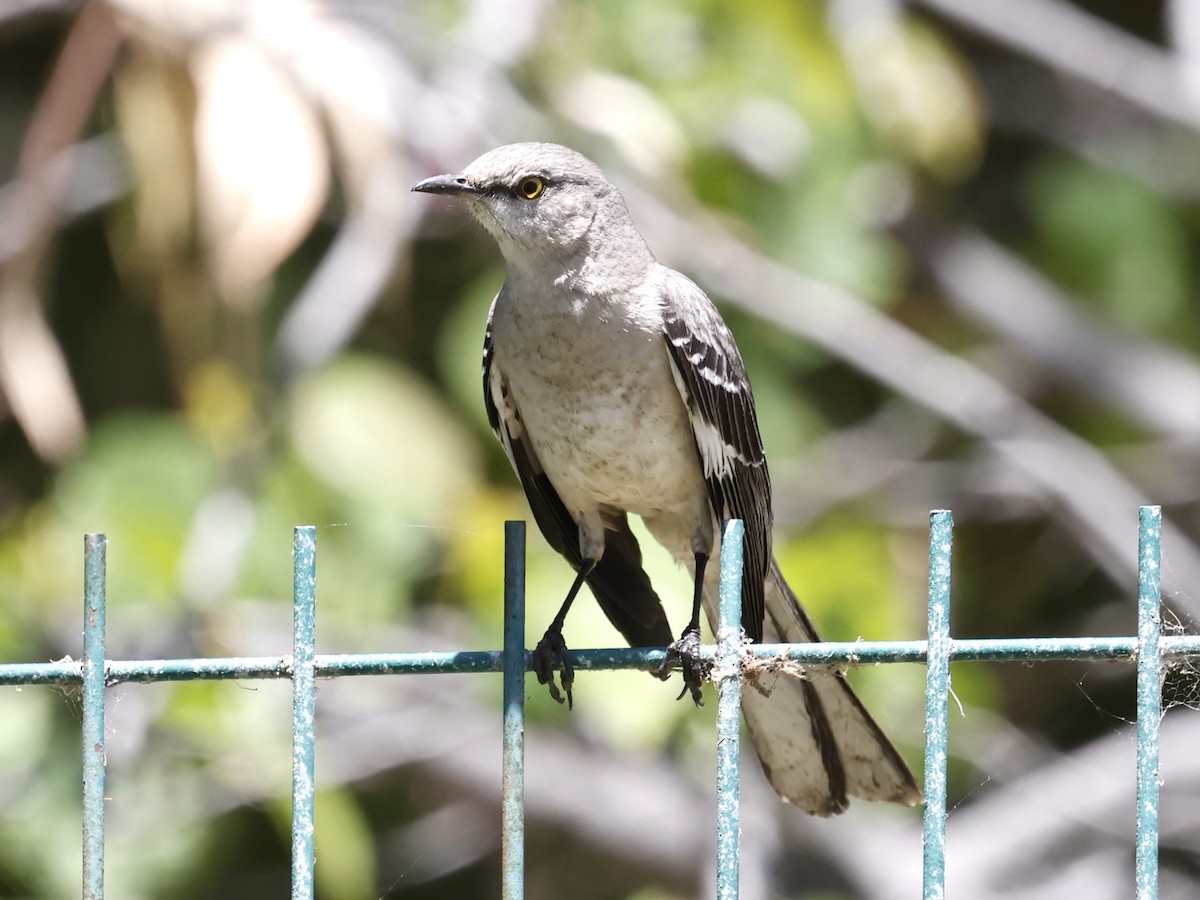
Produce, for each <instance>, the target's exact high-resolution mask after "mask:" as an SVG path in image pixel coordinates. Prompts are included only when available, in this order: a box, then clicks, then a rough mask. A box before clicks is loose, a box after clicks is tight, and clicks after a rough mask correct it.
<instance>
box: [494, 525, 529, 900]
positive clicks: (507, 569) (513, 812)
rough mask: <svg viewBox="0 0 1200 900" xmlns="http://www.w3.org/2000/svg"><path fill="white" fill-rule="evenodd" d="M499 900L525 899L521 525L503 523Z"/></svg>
mask: <svg viewBox="0 0 1200 900" xmlns="http://www.w3.org/2000/svg"><path fill="white" fill-rule="evenodd" d="M501 767H502V769H503V772H502V776H501V777H502V788H501V790H502V794H501V801H500V803H501V820H502V821H501V867H502V869H503V879H504V888H503V900H522V898H524V896H525V523H524V522H505V523H504V748H503V758H502V762H501Z"/></svg>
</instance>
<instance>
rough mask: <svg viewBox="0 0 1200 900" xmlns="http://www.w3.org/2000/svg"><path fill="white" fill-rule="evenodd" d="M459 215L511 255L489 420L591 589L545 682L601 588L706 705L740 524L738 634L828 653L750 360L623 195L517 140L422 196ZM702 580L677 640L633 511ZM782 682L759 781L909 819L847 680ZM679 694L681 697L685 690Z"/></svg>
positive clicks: (553, 535) (758, 721)
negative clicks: (790, 554) (780, 527)
mask: <svg viewBox="0 0 1200 900" xmlns="http://www.w3.org/2000/svg"><path fill="white" fill-rule="evenodd" d="M413 190H415V191H422V192H425V193H429V194H445V195H447V196H450V197H455V198H457V199H459V200H462V201H464V202H465V203H466V204H467V206H468V208H469V209H470V210H471V212H472V214H473V215H474V216H475V218H476V219H478V220H479V222H480V223H481V224H482V225H483V226H484V228H486V229H487V230H488V232H489V233H490V234H491V235H492V237H493V238H495V240H496V242H497V243H498V244H499V245H500V250H501V252H502V253H503V255H504V261H505V266H506V268H505V277H504V286H503V287H502V288H501V289H500V293H499V294H497V295H496V299H495V300H494V301H493V302H492V308H491V312H490V313H489V314H488V323H487V331H486V334H485V337H484V346H483V394H484V402H485V403H486V405H487V413H488V419H489V421H490V422H491V425H492V428H493V429H494V430H495V432H496V436H497V437H498V438H499V439H500V441H501V443H502V444H503V445H504V450H505V453H507V454H508V458H509V461H510V462H511V463H512V465H513V468H514V469H515V470H516V472H517V476H518V477H519V478H520V480H521V485H522V486H523V487H524V489H525V494H526V496H527V497H528V498H529V505H530V507H531V508H532V510H533V515H534V518H535V519H536V520H537V523H538V527H539V528H540V529H541V531H542V534H544V535H545V537H546V540H547V541H549V542H550V545H551V546H552V547H554V549H555V550H557V551H558V552H559V553H561V554H562V555H563V556H564V557H566V559H567V561H568V562H570V563H571V565H572V566H573V567H574V568H575V570H576V573H577V577H576V578H575V581H574V583H573V584H572V585H571V589H570V591H569V592H568V594H567V597H566V600H565V601H564V602H563V605H562V608H561V609H560V610H559V612H558V615H557V616H555V618H554V621H553V622H552V623H551V625H550V627H549V629H548V630H547V631H546V634H545V637H543V638H542V640H541V642H539V644H538V647H537V650H536V658H537V660H538V662H537V668H538V680H539V681H541V682H542V683H543V684H548V685H549V687H550V692H551V694H552V695H554V697H555V699H557V700H559V702H562V696H561V694H560V693H559V691H558V688H557V687H556V686H555V684H554V669H555V668H556V667H557V668H559V669H560V670H561V673H562V674H561V680H562V687H563V690H564V691H565V692H566V695H567V699H568V702H569V701H570V697H571V689H572V682H573V673H572V670H571V665H570V659H569V657H568V655H567V647H566V643H565V642H564V640H563V637H562V627H563V622H564V620H565V619H566V615H567V612H568V610H569V609H570V606H571V603H572V601H573V600H574V599H575V595H576V594H577V593H578V592H579V589H580V588H581V587H582V586H583V584H584V583H585V582H586V583H587V584H588V585H589V586H590V587H591V589H592V593H593V594H594V595H595V597H596V600H597V601H598V602H599V603H600V607H601V609H603V610H604V613H605V614H606V615H607V616H608V618H609V620H610V621H611V622H612V623H613V625H614V626H616V628H617V630H618V631H620V632H621V634H622V635H623V636H624V637H625V639H626V640H627V641H628V642H629V643H630V644H631V645H633V646H635V647H646V646H664V645H668V646H669V649H670V656H669V657H668V662H667V663H666V664H664V667H663V669H662V670H660V672H659V675H660V677H666V676H667V675H669V673H670V666H671V663H672V662H673V661H674V660H679V661H680V663H681V667H682V668H683V675H684V685H685V686H684V692H686V691H688V690H690V691H691V692H692V696H693V698H694V699H695V700H696V702H697V703H699V702H700V682H701V681H702V680H703V677H704V675H705V673H704V671H703V669H702V666H701V665H700V661H699V657H698V655H697V651H698V649H699V644H700V609H701V607H703V608H704V610H705V612H706V613H707V615H708V618H709V622H710V624H712V623H715V617H716V598H717V573H716V571H715V569H716V567H715V566H709V565H708V561H709V560H710V559H711V558H712V556H713V554H714V553H717V552H718V551H719V541H720V524H721V522H722V521H724V520H725V519H730V518H740V519H743V520H744V521H745V526H746V531H745V575H744V580H743V596H742V604H743V606H742V609H743V612H742V627H743V628H744V630H745V632H746V635H747V637H749V639H750V640H752V641H758V642H762V641H768V642H784V641H787V642H791V641H815V640H817V633H816V630H815V629H814V628H813V625H812V622H811V621H810V620H809V618H808V616H807V615H806V614H805V612H804V610H803V609H802V608H801V606H800V604H799V602H798V601H797V600H796V597H795V595H794V594H793V593H792V590H791V588H789V587H788V584H787V582H786V581H785V580H784V578H783V575H782V574H781V573H780V571H779V567H778V565H776V563H775V560H774V558H773V557H772V555H771V521H772V514H771V483H770V479H769V478H768V476H767V462H766V459H765V457H764V455H763V447H762V439H761V438H760V436H759V432H758V422H757V419H756V416H755V411H754V398H753V396H752V395H751V392H750V383H749V381H747V379H746V371H745V367H744V366H743V364H742V357H741V354H740V353H739V352H738V348H737V345H736V344H735V343H734V340H733V335H732V334H730V332H729V329H728V327H726V325H725V323H724V321H722V319H721V316H720V314H719V313H718V312H717V310H716V307H714V306H713V304H712V302H711V301H710V300H709V299H708V297H707V296H705V294H704V292H703V291H701V290H700V288H698V287H697V286H696V285H695V284H693V283H692V282H691V281H690V280H689V279H687V278H686V277H684V276H683V275H681V274H680V273H678V272H676V271H673V270H672V269H668V268H666V267H665V266H662V265H659V264H658V263H657V262H656V261H655V259H654V256H653V254H652V253H651V252H650V249H649V247H647V246H646V242H645V241H644V240H643V239H642V236H641V234H639V233H638V230H637V228H635V227H634V224H633V220H632V219H631V218H630V215H629V210H628V209H627V208H626V205H625V201H624V199H623V198H622V197H621V194H620V193H619V192H618V191H617V189H616V188H615V187H614V186H613V185H612V183H611V182H610V181H609V180H608V179H607V178H606V177H605V176H604V173H603V172H602V171H601V170H600V169H599V168H598V167H597V166H596V165H595V164H594V163H592V162H591V161H590V160H588V159H587V158H585V157H584V156H581V155H580V154H579V153H576V152H575V151H573V150H569V149H567V148H566V147H560V146H558V145H556V144H535V143H529V144H512V145H509V146H505V147H499V148H497V149H495V150H492V151H491V152H489V153H486V154H484V155H483V156H481V157H480V158H479V159H477V160H475V162H473V163H471V164H470V165H469V166H468V167H467V168H466V169H464V170H463V171H462V172H461V173H457V174H452V175H438V176H436V177H434V178H428V179H426V180H424V181H422V182H420V183H419V184H417V185H415V186H414V187H413ZM629 513H633V514H635V515H638V516H641V518H642V521H643V522H644V523H645V525H646V528H647V529H648V530H649V531H650V533H651V534H652V535H653V536H654V537H655V539H656V540H658V542H659V543H660V544H662V545H663V546H664V547H665V548H667V550H668V551H670V553H671V554H672V555H673V556H674V557H675V558H676V559H677V560H679V561H680V562H681V563H683V564H684V565H685V566H687V567H688V568H689V569H690V570H691V572H692V573H693V575H694V578H695V595H694V597H693V602H692V611H691V613H692V614H691V619H690V620H689V621H688V624H687V627H686V628H684V630H683V633H682V635H681V636H680V638H679V639H678V640H675V641H672V633H671V630H670V626H669V625H668V624H667V617H666V614H665V612H664V610H663V606H662V603H661V602H660V600H659V597H658V594H656V593H655V591H654V588H653V586H651V584H650V579H649V578H648V577H647V575H646V573H645V571H643V569H642V554H641V550H640V548H639V547H638V543H637V539H636V538H635V537H634V535H633V533H632V532H631V531H630V529H629V522H628V520H627V518H626V517H627V514H629ZM771 680H772V679H771V677H770V676H768V677H767V679H766V681H767V683H765V684H763V685H761V688H762V690H756V689H751V690H747V691H746V692H745V695H744V697H743V709H744V711H745V715H746V720H747V723H748V724H749V727H750V734H751V737H752V738H753V741H754V745H755V748H756V749H757V751H758V756H759V759H760V760H761V761H762V765H763V769H764V770H765V771H766V774H767V777H768V779H769V780H770V782H771V784H772V785H773V786H774V788H775V790H776V791H777V792H778V793H779V795H780V796H781V797H783V799H785V800H787V801H789V802H791V803H794V804H795V805H797V806H799V807H800V808H802V809H804V810H805V811H807V812H809V813H813V814H817V815H831V814H834V813H837V812H841V811H842V810H843V809H845V808H846V805H847V802H848V798H849V797H850V796H856V797H862V798H865V799H868V800H886V801H892V802H896V803H904V804H908V805H912V804H915V803H917V802H919V801H920V799H921V792H920V790H919V789H918V788H917V785H916V782H915V781H914V780H913V777H912V774H911V773H910V772H909V770H908V767H907V766H906V765H905V764H904V762H903V760H902V759H901V758H900V756H899V754H898V753H897V752H896V750H895V748H894V747H893V746H892V744H891V742H890V741H889V740H888V739H887V737H886V736H885V735H884V734H883V732H882V731H881V730H880V728H879V726H878V725H876V724H875V722H874V720H872V718H871V716H870V715H869V714H868V713H867V711H866V710H865V709H864V708H863V706H862V704H861V703H860V701H859V700H858V698H857V697H856V696H855V694H854V692H853V691H852V690H851V689H850V686H849V685H848V684H847V683H846V680H845V678H844V677H843V675H842V673H841V672H839V671H836V670H832V669H816V668H814V669H810V670H809V671H807V672H805V673H804V675H803V676H802V677H798V676H796V675H794V674H789V673H786V672H781V673H778V674H777V675H775V676H774V679H773V680H774V683H773V684H772V683H770V682H771ZM680 696H681V697H682V696H683V694H682V693H681V694H680Z"/></svg>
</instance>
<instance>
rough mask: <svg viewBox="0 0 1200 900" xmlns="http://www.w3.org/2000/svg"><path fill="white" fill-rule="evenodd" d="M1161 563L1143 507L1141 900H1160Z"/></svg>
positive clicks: (1154, 522) (1155, 531)
mask: <svg viewBox="0 0 1200 900" xmlns="http://www.w3.org/2000/svg"><path fill="white" fill-rule="evenodd" d="M1161 558H1162V509H1161V507H1158V506H1143V507H1141V509H1139V510H1138V627H1137V634H1138V658H1137V848H1136V851H1135V856H1134V869H1135V878H1136V885H1137V889H1136V894H1135V896H1136V897H1137V900H1157V897H1158V737H1159V729H1158V726H1159V720H1160V715H1161V713H1160V710H1161V708H1162V681H1161V676H1160V672H1161V668H1160V666H1161V663H1162V657H1161V655H1160V653H1159V641H1158V639H1159V637H1160V636H1161V634H1162V605H1161V597H1160V593H1159V585H1160V580H1161V572H1160V562H1161Z"/></svg>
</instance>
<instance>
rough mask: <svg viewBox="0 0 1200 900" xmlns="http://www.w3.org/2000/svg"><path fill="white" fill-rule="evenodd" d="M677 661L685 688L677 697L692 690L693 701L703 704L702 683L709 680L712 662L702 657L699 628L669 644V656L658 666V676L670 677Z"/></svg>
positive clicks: (664, 678) (687, 632)
mask: <svg viewBox="0 0 1200 900" xmlns="http://www.w3.org/2000/svg"><path fill="white" fill-rule="evenodd" d="M676 661H678V663H679V668H680V669H681V670H682V672H683V690H682V691H680V692H679V696H678V697H676V698H675V699H676V700H682V699H683V695H684V694H686V693H688V692H689V691H690V692H691V695H692V701H693V702H694V703H695V704H696V705H697V706H703V705H704V695H703V693H702V692H701V685H703V684H704V682H706V681H708V677H709V674H710V673H711V672H712V663H711V662H707V661H705V660H703V659H701V658H700V630H699V629H696V630H695V631H692V630H691V629H689V630H687V631H685V632H684V633H683V634H681V635H680V636H679V640H677V641H675V642H673V643H671V644H668V645H667V658H666V659H664V660H663V663H662V665H661V666H659V667H658V672H657V673H656V674H657V675H658V677H659V678H661V679H662V680H663V681H666V680H667V679H668V678H670V677H671V671H672V670H673V669H674V663H675V662H676Z"/></svg>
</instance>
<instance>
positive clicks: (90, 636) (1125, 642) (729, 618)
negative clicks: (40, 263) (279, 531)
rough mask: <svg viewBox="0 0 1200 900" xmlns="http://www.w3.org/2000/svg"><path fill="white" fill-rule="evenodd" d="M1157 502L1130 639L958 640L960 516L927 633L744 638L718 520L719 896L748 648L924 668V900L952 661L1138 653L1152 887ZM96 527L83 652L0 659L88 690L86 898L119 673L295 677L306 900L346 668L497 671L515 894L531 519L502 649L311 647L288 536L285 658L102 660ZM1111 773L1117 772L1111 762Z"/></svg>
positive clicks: (637, 659)
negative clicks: (953, 611) (336, 682)
mask: <svg viewBox="0 0 1200 900" xmlns="http://www.w3.org/2000/svg"><path fill="white" fill-rule="evenodd" d="M1161 520H1162V515H1161V511H1160V509H1159V508H1158V507H1156V506H1146V507H1142V508H1141V510H1140V514H1139V523H1138V628H1137V636H1136V637H1112V638H1059V639H1049V638H1030V639H1015V640H954V639H952V638H951V637H950V558H951V545H952V530H953V520H952V517H951V514H950V513H949V512H948V511H946V510H935V511H934V512H933V513H931V514H930V542H929V627H928V635H927V639H926V640H924V641H874V642H861V641H855V642H823V643H819V644H763V645H752V646H750V647H748V648H747V647H744V646H742V643H741V640H740V623H741V609H740V603H741V577H742V576H741V569H742V566H741V557H742V524H741V522H738V521H732V522H729V523H727V525H726V527H725V533H724V538H723V541H722V549H721V581H720V585H721V587H720V592H721V605H720V624H719V627H718V630H717V643H716V646H715V647H711V646H708V647H705V648H704V653H705V654H706V655H707V656H709V657H710V658H712V659H713V661H714V668H713V673H714V679H715V680H716V682H717V689H718V701H717V732H718V733H717V748H718V753H717V791H718V793H717V821H716V824H715V827H716V829H717V866H718V870H717V896H718V898H720V900H734V898H736V897H737V896H738V857H739V846H740V829H739V825H738V821H739V817H738V802H739V779H738V764H739V756H740V749H739V748H740V744H739V731H740V716H741V686H742V676H741V663H742V661H743V659H744V658H745V657H746V655H747V654H749V655H752V656H754V657H757V658H760V659H767V658H779V657H780V656H785V657H787V658H788V659H791V660H795V661H796V662H799V663H804V664H808V665H843V666H844V665H853V664H858V663H894V662H910V663H925V665H926V708H925V811H924V878H923V894H922V896H923V897H924V898H925V900H935V898H942V897H944V895H945V837H946V763H947V758H948V746H947V715H948V700H949V691H950V663H951V661H952V660H954V661H960V660H998V661H1021V662H1030V661H1035V660H1063V659H1073V660H1125V661H1131V662H1136V664H1137V775H1136V777H1137V807H1136V813H1135V814H1136V819H1137V837H1136V846H1135V884H1134V885H1133V886H1132V887H1134V890H1135V896H1136V897H1137V898H1138V900H1154V898H1157V896H1158V806H1159V786H1158V755H1159V711H1160V704H1161V670H1162V666H1163V665H1164V663H1165V662H1166V661H1167V660H1169V659H1172V658H1179V657H1183V656H1189V655H1197V654H1200V635H1170V636H1164V635H1162V629H1161V601H1160V592H1159V575H1160V557H1161ZM106 547H107V541H106V539H105V537H104V536H103V535H99V534H89V535H87V536H86V538H85V541H84V652H83V658H82V661H71V660H64V661H60V662H50V663H16V664H6V665H0V684H6V685H26V684H60V685H66V684H73V685H82V696H83V867H82V868H83V896H84V898H87V900H99V898H101V897H103V896H104V774H105V773H104V760H105V693H106V689H107V688H108V687H110V686H112V685H115V684H121V683H123V682H140V683H149V682H159V681H186V680H193V679H239V680H240V679H254V678H290V679H291V681H292V697H293V701H292V703H293V722H292V727H293V743H292V897H293V898H294V900H310V898H312V897H313V892H314V888H313V872H314V867H315V847H314V839H313V813H314V807H315V792H314V786H313V776H314V760H315V752H316V729H315V719H316V679H317V678H331V677H337V676H346V675H404V674H422V673H424V674H431V673H447V672H503V674H504V713H503V715H504V728H503V747H502V751H501V752H502V755H503V769H502V771H503V776H502V777H503V786H502V790H503V800H502V809H503V837H502V842H503V846H502V856H503V863H502V865H503V876H502V877H503V897H504V898H505V900H520V898H522V897H523V895H524V732H525V728H524V713H525V706H524V703H525V673H526V672H528V671H529V670H530V667H531V662H530V655H529V653H528V651H527V650H526V649H525V647H524V634H525V523H523V522H508V523H506V524H505V560H504V565H505V574H504V607H505V614H504V623H505V624H504V649H503V650H499V651H465V652H442V653H378V654H339V655H332V654H319V653H317V652H316V529H315V528H313V527H311V526H306V527H301V528H297V529H296V530H295V536H294V545H293V549H294V585H295V587H294V597H293V600H294V610H295V611H294V618H293V646H292V654H291V655H290V656H277V657H229V658H218V659H211V658H205V659H159V660H108V659H106V658H105V645H104V634H105V602H104V601H105V553H106ZM664 656H665V651H664V650H662V649H626V648H622V649H607V650H582V651H573V652H572V660H573V661H574V664H575V667H576V669H641V670H647V671H649V670H653V669H656V668H657V667H658V666H659V665H660V663H661V662H662V660H663V659H664ZM1114 777H1117V776H1116V773H1114Z"/></svg>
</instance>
